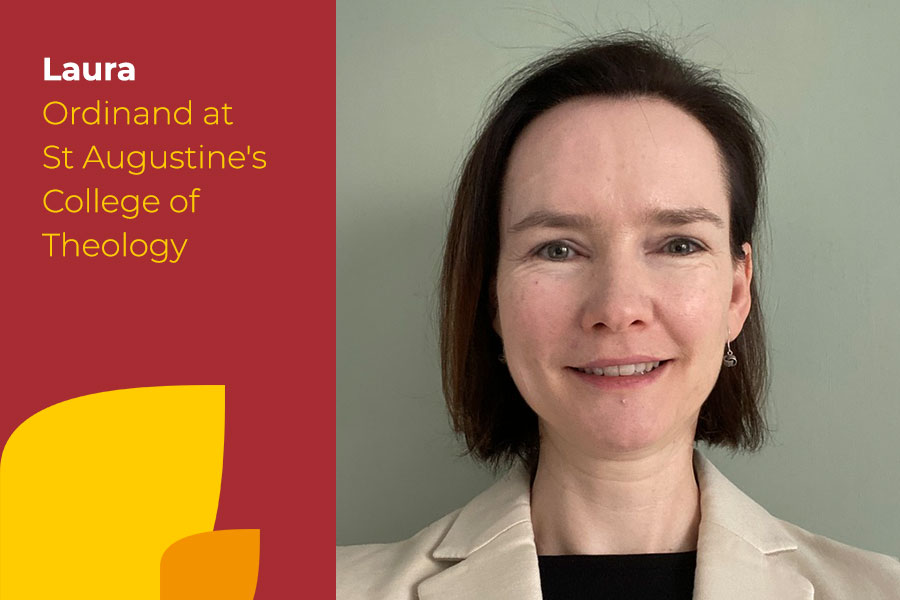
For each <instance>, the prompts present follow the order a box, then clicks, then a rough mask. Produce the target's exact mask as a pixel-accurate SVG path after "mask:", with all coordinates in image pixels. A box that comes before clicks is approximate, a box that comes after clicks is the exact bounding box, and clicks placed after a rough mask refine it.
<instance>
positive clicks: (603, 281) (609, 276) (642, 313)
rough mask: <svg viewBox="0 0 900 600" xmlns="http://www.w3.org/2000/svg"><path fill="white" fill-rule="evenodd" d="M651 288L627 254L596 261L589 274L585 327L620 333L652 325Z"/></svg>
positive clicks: (584, 293)
mask: <svg viewBox="0 0 900 600" xmlns="http://www.w3.org/2000/svg"><path fill="white" fill-rule="evenodd" d="M650 287H651V283H650V281H649V278H648V277H647V274H646V273H644V272H643V269H642V268H641V265H640V263H639V262H638V261H636V260H634V259H633V258H629V257H627V256H625V255H624V253H615V254H610V255H607V256H604V257H602V258H595V259H594V263H593V264H592V265H591V268H590V269H587V270H586V272H585V281H584V291H583V302H582V307H581V315H580V317H581V324H582V327H583V328H584V330H585V331H594V330H598V329H608V330H609V331H611V332H615V333H620V332H624V331H626V330H627V329H629V328H632V327H641V326H644V325H646V324H648V323H649V322H650V321H651V319H652V318H653V302H652V300H651V296H652V293H651V289H650Z"/></svg>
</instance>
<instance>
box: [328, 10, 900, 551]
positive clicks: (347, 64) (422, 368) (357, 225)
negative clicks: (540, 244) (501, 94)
mask: <svg viewBox="0 0 900 600" xmlns="http://www.w3.org/2000/svg"><path fill="white" fill-rule="evenodd" d="M898 23H900V4H898V3H896V2H892V1H889V0H876V1H872V2H866V3H857V2H853V3H851V2H825V1H818V2H799V1H793V2H791V1H785V0H779V1H778V2H713V1H688V0H675V1H666V2H633V1H604V2H598V1H597V0H593V1H578V0H566V1H565V2H562V1H559V2H555V3H554V2H538V1H529V2H522V1H518V2H512V3H511V2H505V1H501V2H487V1H484V0H466V1H447V0H442V1H436V0H429V1H423V0H416V1H401V0H377V1H372V0H341V1H339V2H338V6H337V65H338V71H337V75H338V77H337V116H338V125H337V269H338V271H337V319H338V321H337V374H338V375H337V519H338V523H337V538H338V542H339V543H343V544H346V543H359V542H368V541H390V540H396V539H400V538H404V537H406V536H409V535H410V534H412V533H414V532H415V531H417V530H418V529H420V528H421V527H422V526H424V525H426V524H427V523H429V522H431V521H433V520H434V519H436V518H438V517H440V516H441V515H443V514H444V513H446V512H448V511H450V510H452V509H454V508H456V507H458V506H460V505H461V504H463V503H464V502H465V501H466V500H468V499H469V498H470V497H472V496H473V495H474V494H476V493H477V492H478V491H480V490H481V489H482V488H483V487H485V486H486V485H487V484H488V483H489V482H490V481H491V476H490V474H488V473H486V472H484V471H483V470H481V469H480V468H478V467H476V466H474V465H473V464H472V463H471V462H470V461H469V460H468V459H466V458H456V455H457V454H458V452H459V448H460V447H459V446H458V445H457V443H456V442H455V440H454V438H453V436H452V435H451V434H450V432H449V427H448V422H447V417H446V415H445V412H444V406H443V401H442V399H441V393H440V379H439V372H438V359H437V349H436V329H435V326H434V319H433V314H434V306H435V295H434V284H435V280H436V275H437V272H438V264H439V260H440V253H441V245H442V238H443V233H444V228H445V224H446V218H447V214H448V203H449V198H450V195H451V189H452V182H453V179H454V177H455V175H456V171H457V169H458V167H459V164H460V161H461V160H462V156H463V153H464V152H465V150H466V148H467V146H468V144H469V143H470V141H471V140H472V136H473V133H474V131H475V126H476V124H477V122H478V121H479V119H480V117H481V114H482V108H483V106H484V104H485V99H486V98H487V96H488V94H489V93H490V92H491V90H493V89H494V87H495V86H496V85H497V84H498V83H499V82H500V81H501V80H502V79H503V78H504V77H505V76H506V75H508V74H509V73H510V72H511V71H512V70H514V69H515V68H517V67H519V66H521V65H522V64H524V63H525V62H527V61H528V60H530V59H532V58H534V57H536V56H537V55H539V54H541V53H542V52H543V51H545V50H547V49H549V48H551V47H553V46H556V45H559V44H561V43H564V42H566V41H567V40H570V39H571V38H572V37H573V36H574V35H577V34H578V33H579V32H585V33H593V32H604V31H611V30H614V29H619V28H637V29H647V28H648V27H651V28H654V29H656V30H658V31H665V32H667V33H668V34H670V35H673V36H675V37H678V38H681V39H683V40H684V44H683V46H684V48H687V49H688V52H687V55H688V56H689V57H690V58H693V59H694V60H697V61H699V62H702V63H704V64H707V65H712V66H717V67H718V68H720V69H721V70H722V72H723V73H724V74H725V76H726V78H727V79H728V80H730V81H731V82H732V83H733V84H735V85H736V86H737V88H738V89H739V90H741V91H742V92H744V93H745V94H746V95H747V96H748V97H749V98H750V99H751V101H752V102H753V103H754V104H755V105H756V106H757V107H758V109H759V110H760V111H761V113H762V114H763V115H764V117H765V119H766V121H767V138H768V148H769V157H770V159H769V163H770V169H769V179H768V181H769V205H770V208H769V220H770V238H771V240H770V244H769V245H770V247H769V249H768V251H765V250H764V251H763V252H762V253H761V255H757V258H758V265H759V266H761V267H762V277H763V279H764V286H763V292H764V299H765V301H764V311H765V313H766V317H767V322H768V327H769V332H770V347H771V355H772V363H773V364H772V371H773V379H774V383H773V387H772V410H771V415H772V418H771V421H772V423H773V425H775V427H776V428H777V431H776V434H775V437H774V441H773V443H772V444H770V445H769V446H768V447H767V448H766V449H765V450H763V451H762V452H761V453H759V454H757V455H755V456H752V457H746V458H745V457H738V458H736V459H733V460H732V459H730V458H729V456H728V455H727V454H725V453H720V452H714V453H711V454H710V455H711V457H712V458H713V459H714V460H715V462H716V463H717V464H718V465H719V466H720V468H721V469H722V470H723V471H724V472H725V473H726V474H728V475H729V476H730V477H732V479H733V480H734V481H735V482H736V483H737V484H738V485H739V486H741V487H742V488H743V489H744V490H745V491H746V492H748V493H749V494H750V495H751V496H753V497H754V498H756V499H757V500H758V501H759V502H760V503H761V504H763V505H764V506H765V507H767V508H768V509H769V511H770V512H772V513H773V514H775V515H777V516H780V517H782V518H784V519H787V520H789V521H793V522H795V523H797V524H799V525H801V526H803V527H805V528H807V529H810V530H813V531H816V532H818V533H822V534H825V535H828V536H830V537H833V538H836V539H838V540H841V541H844V542H846V543H849V544H852V545H856V546H862V547H865V548H868V549H872V550H878V551H881V552H886V553H890V554H894V555H897V554H900V542H898V540H900V515H898V512H900V511H898V508H900V502H898V499H900V436H898V425H900V401H898V392H897V381H896V379H895V378H896V377H897V372H898V369H897V366H896V365H895V364H894V361H895V359H896V357H897V356H898V355H900V314H898V310H897V304H898V298H900V269H898V265H900V260H898V254H900V243H898V238H900V234H898V225H900V201H898V200H900V198H898V190H900V116H898V115H900V63H898V61H900V36H898V35H897V33H896V25H897V24H898ZM311 60H314V58H312V57H311Z"/></svg>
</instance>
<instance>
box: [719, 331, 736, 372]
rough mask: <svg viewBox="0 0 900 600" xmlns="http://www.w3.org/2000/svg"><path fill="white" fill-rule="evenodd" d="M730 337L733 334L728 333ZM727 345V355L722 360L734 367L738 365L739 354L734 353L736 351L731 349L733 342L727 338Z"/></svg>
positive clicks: (728, 365)
mask: <svg viewBox="0 0 900 600" xmlns="http://www.w3.org/2000/svg"><path fill="white" fill-rule="evenodd" d="M728 337H731V334H730V333H729V334H728ZM725 347H726V348H727V350H726V352H725V357H724V358H723V359H722V362H723V363H725V366H726V367H733V366H735V365H737V356H735V355H734V352H732V351H731V342H730V341H728V340H725Z"/></svg>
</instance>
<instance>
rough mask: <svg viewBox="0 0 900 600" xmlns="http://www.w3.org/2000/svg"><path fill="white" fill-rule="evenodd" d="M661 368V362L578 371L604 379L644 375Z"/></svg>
mask: <svg viewBox="0 0 900 600" xmlns="http://www.w3.org/2000/svg"><path fill="white" fill-rule="evenodd" d="M658 366H659V361H658V360H657V361H655V362H648V363H635V364H633V365H612V366H609V367H603V368H602V369H601V368H597V369H578V370H579V371H581V372H582V373H588V374H589V375H603V376H604V377H627V376H629V375H643V374H645V373H649V372H650V371H652V370H653V369H655V368H656V367H658Z"/></svg>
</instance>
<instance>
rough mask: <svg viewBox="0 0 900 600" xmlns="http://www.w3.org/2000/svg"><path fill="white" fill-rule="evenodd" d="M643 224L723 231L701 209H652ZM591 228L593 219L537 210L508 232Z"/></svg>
mask: <svg viewBox="0 0 900 600" xmlns="http://www.w3.org/2000/svg"><path fill="white" fill-rule="evenodd" d="M643 222H644V223H655V224H658V225H688V224H690V223H697V222H706V223H712V224H713V225H715V226H716V227H718V228H719V229H725V221H723V220H722V218H721V217H720V216H719V215H717V214H716V213H714V212H712V211H711V210H709V209H707V208H702V207H692V208H665V209H654V210H651V211H648V212H647V214H645V215H644V218H643ZM593 226H594V221H593V219H591V218H590V217H587V216H585V215H579V214H572V213H560V212H554V211H548V210H538V211H535V212H533V213H531V214H529V215H528V216H526V217H525V218H524V219H522V220H521V221H519V222H518V223H516V224H515V225H512V226H511V227H510V228H509V232H510V233H520V232H522V231H525V230H526V229H533V228H536V227H549V228H557V229H590V228H591V227H593Z"/></svg>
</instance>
